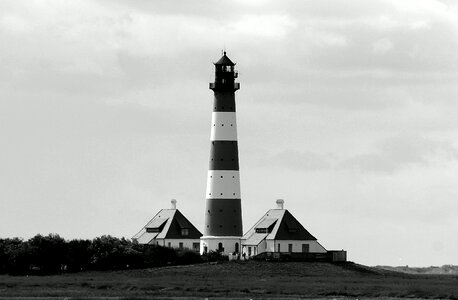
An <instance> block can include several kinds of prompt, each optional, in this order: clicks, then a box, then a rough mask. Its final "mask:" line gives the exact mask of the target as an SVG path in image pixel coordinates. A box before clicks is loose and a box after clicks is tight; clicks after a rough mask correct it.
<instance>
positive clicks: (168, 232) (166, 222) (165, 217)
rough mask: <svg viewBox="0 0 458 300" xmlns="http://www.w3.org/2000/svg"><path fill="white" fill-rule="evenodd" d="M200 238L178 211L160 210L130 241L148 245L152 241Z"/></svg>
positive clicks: (193, 227) (199, 234)
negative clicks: (185, 231)
mask: <svg viewBox="0 0 458 300" xmlns="http://www.w3.org/2000/svg"><path fill="white" fill-rule="evenodd" d="M181 229H187V232H188V234H187V235H182V230H181ZM201 236H202V233H200V231H199V230H197V228H196V227H195V226H194V225H193V224H192V223H191V222H189V220H188V219H186V217H185V216H183V214H182V213H181V212H180V211H179V210H178V209H161V210H160V211H159V212H158V213H157V214H156V215H155V216H154V217H153V218H152V219H151V220H150V221H149V222H148V223H147V224H146V225H145V226H144V227H143V228H142V229H141V230H140V231H139V232H138V233H137V234H136V235H134V236H133V237H132V239H135V240H137V241H138V242H139V243H140V244H148V243H151V242H152V241H153V240H154V239H156V240H157V239H165V238H167V239H199V238H200V237H201Z"/></svg>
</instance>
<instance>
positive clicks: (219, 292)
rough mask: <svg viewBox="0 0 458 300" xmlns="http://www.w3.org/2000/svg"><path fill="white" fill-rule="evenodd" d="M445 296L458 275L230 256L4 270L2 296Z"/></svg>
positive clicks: (456, 293) (455, 288)
mask: <svg viewBox="0 0 458 300" xmlns="http://www.w3.org/2000/svg"><path fill="white" fill-rule="evenodd" d="M12 297H62V298H63V297H72V298H74V299H78V298H95V297H120V298H121V299H122V298H125V299H148V298H192V297H197V298H204V297H224V298H245V299H248V298H329V297H332V298H334V297H344V298H345V297H351V298H356V297H358V298H361V297H363V298H388V297H393V298H398V297H402V298H436V299H437V298H445V299H458V276H455V275H411V274H403V273H397V272H392V271H387V270H382V269H376V268H369V267H365V266H361V265H357V264H353V263H342V264H330V263H307V262H256V261H248V262H238V263H235V262H225V263H219V264H198V265H190V266H177V267H165V268H157V269H146V270H129V271H116V272H82V273H75V274H63V275H54V276H28V277H25V276H23V277H21V276H17V277H16V276H7V275H2V276H0V298H6V299H9V298H12Z"/></svg>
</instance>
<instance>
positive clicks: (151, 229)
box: [146, 227, 161, 232]
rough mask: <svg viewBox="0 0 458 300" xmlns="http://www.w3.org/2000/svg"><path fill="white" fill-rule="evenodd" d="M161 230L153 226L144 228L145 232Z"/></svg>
mask: <svg viewBox="0 0 458 300" xmlns="http://www.w3.org/2000/svg"><path fill="white" fill-rule="evenodd" d="M160 231H161V230H160V229H159V228H157V227H155V228H146V232H160Z"/></svg>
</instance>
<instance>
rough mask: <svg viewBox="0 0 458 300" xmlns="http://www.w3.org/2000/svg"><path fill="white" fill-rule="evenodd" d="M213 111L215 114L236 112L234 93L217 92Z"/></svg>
mask: <svg viewBox="0 0 458 300" xmlns="http://www.w3.org/2000/svg"><path fill="white" fill-rule="evenodd" d="M213 111H215V112H231V111H232V112H235V95H234V92H233V91H231V92H216V91H215V98H214V101H213Z"/></svg>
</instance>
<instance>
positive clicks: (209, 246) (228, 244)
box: [200, 235, 242, 255]
mask: <svg viewBox="0 0 458 300" xmlns="http://www.w3.org/2000/svg"><path fill="white" fill-rule="evenodd" d="M241 238H242V237H241V236H208V235H207V236H202V237H201V238H200V254H204V253H208V252H210V251H218V252H221V254H223V255H229V254H230V253H240V251H241V249H242V247H241V243H240V239H241Z"/></svg>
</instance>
